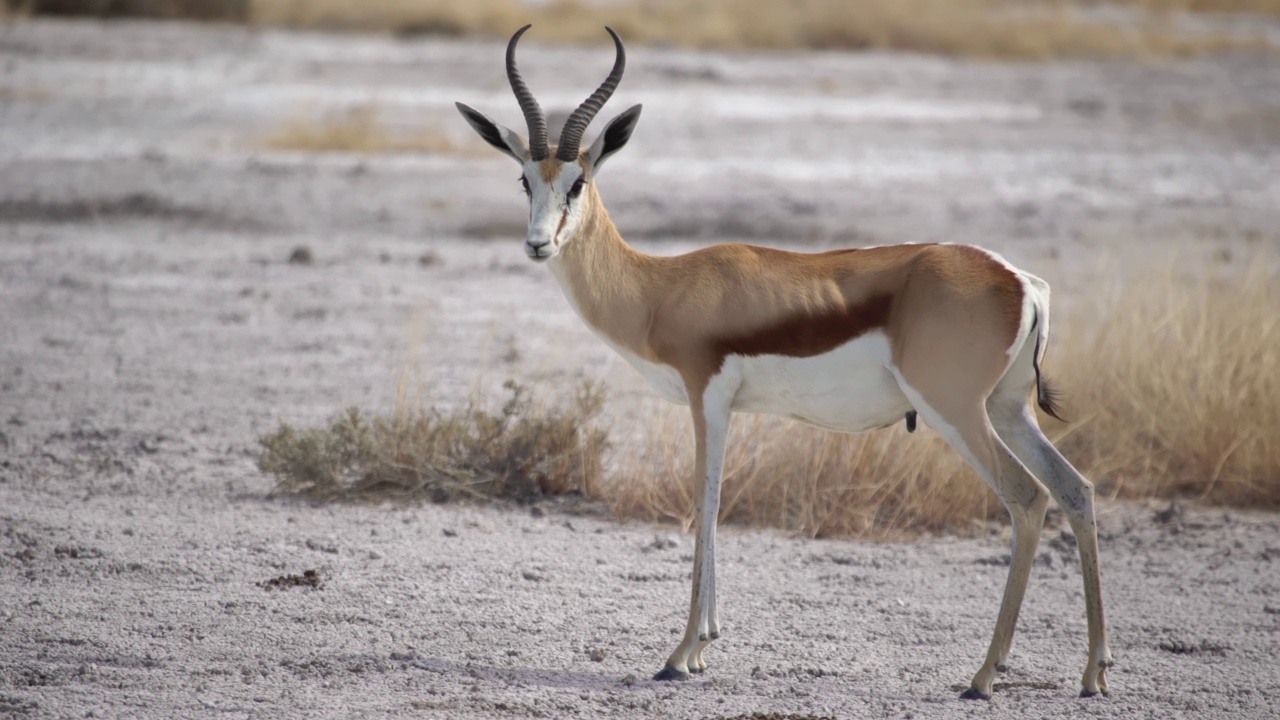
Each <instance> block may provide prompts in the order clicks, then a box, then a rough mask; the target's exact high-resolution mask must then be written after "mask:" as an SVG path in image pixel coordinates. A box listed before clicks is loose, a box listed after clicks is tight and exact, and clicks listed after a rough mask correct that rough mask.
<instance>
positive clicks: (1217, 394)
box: [1051, 255, 1280, 508]
mask: <svg viewBox="0 0 1280 720" xmlns="http://www.w3.org/2000/svg"><path fill="white" fill-rule="evenodd" d="M1278 271H1280V264H1278V263H1277V262H1276V259H1275V258H1274V257H1272V256H1269V255H1268V256H1263V257H1261V258H1258V259H1256V260H1255V261H1254V262H1253V264H1252V266H1251V267H1250V268H1249V270H1248V272H1247V273H1246V274H1245V275H1244V277H1230V278H1227V279H1213V278H1200V279H1191V280H1188V279H1187V278H1186V277H1185V276H1184V275H1181V274H1178V273H1175V272H1174V271H1173V270H1169V271H1166V272H1165V273H1163V274H1162V275H1159V276H1156V277H1150V278H1145V282H1142V283H1140V284H1131V285H1129V286H1127V287H1126V288H1124V289H1119V290H1116V291H1113V292H1112V293H1111V294H1110V296H1109V297H1107V298H1106V299H1105V300H1103V301H1102V302H1105V303H1106V304H1105V305H1104V306H1103V307H1105V308H1107V309H1106V310H1104V311H1102V312H1098V313H1097V314H1096V315H1094V314H1093V313H1092V312H1090V313H1088V314H1081V315H1079V316H1078V317H1077V319H1076V321H1075V322H1072V323H1068V324H1067V326H1066V327H1065V328H1062V329H1060V330H1059V331H1058V332H1057V335H1056V338H1055V340H1054V344H1055V345H1056V348H1055V350H1056V352H1052V353H1051V358H1052V360H1051V362H1052V368H1051V369H1052V370H1054V371H1055V372H1056V374H1057V376H1058V377H1059V378H1060V379H1061V381H1062V382H1061V385H1062V387H1063V388H1064V389H1067V390H1068V406H1069V412H1071V413H1072V414H1073V415H1075V416H1076V417H1077V418H1078V421H1077V422H1076V424H1075V425H1073V426H1072V427H1071V428H1070V429H1069V430H1068V431H1067V432H1066V433H1064V437H1063V438H1062V439H1061V441H1060V442H1059V446H1060V447H1061V448H1062V450H1063V452H1064V453H1065V454H1067V456H1068V457H1070V458H1073V459H1074V460H1075V461H1076V462H1077V463H1078V464H1079V465H1080V467H1081V468H1082V469H1084V470H1086V471H1087V472H1088V474H1089V475H1090V476H1091V477H1092V478H1093V479H1094V480H1095V481H1096V482H1097V483H1098V485H1099V488H1100V489H1101V490H1102V491H1103V493H1105V494H1107V495H1112V496H1119V497H1126V498H1144V497H1169V496H1181V497H1192V498H1201V499H1204V500H1206V501H1209V502H1213V503H1221V504H1227V505H1237V506H1241V507H1266V508H1280V313H1277V312H1276V309H1277V308H1280V279H1278V276H1277V272H1278Z"/></svg>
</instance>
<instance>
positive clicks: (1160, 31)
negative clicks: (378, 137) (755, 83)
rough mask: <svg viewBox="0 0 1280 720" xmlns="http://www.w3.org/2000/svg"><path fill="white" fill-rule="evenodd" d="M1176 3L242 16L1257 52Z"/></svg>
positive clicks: (647, 39)
mask: <svg viewBox="0 0 1280 720" xmlns="http://www.w3.org/2000/svg"><path fill="white" fill-rule="evenodd" d="M1242 1H1243V0H1242ZM1259 1H1261V0H1259ZM1130 4H1142V2H1141V0H1131V2H1130ZM1175 4H1176V3H1175V2H1174V0H1166V1H1165V2H1160V0H1149V2H1148V5H1149V6H1150V7H1152V9H1151V10H1143V11H1142V14H1141V15H1140V16H1139V17H1138V18H1137V19H1136V20H1137V21H1136V22H1132V23H1125V24H1123V26H1122V25H1121V24H1117V23H1114V22H1108V21H1102V20H1100V19H1097V18H1096V17H1095V14H1093V13H1091V12H1090V9H1091V6H1092V3H1084V2H1068V1H1066V0H1058V1H1053V0H1043V1H1041V2H1033V3H1025V2H1021V3H1020V2H1016V1H1015V0H860V2H847V1H846V0H759V1H756V2H752V3H751V4H750V8H751V9H750V12H743V7H744V5H743V0H700V1H699V2H694V3H689V2H682V1H681V0H620V1H618V2H610V3H600V4H595V3H587V2H580V1H578V0H552V1H551V2H548V3H546V4H528V3H524V2H520V1H519V0H484V1H482V2H481V1H475V2H439V3H420V2H413V1H412V0H369V1H367V2H364V3H358V4H357V3H351V2H349V0H313V1H312V2H306V3H302V2H296V1H295V0H253V3H252V7H251V12H250V15H251V17H252V18H253V21H254V22H256V23H259V24H264V25H284V26H291V27H318V28H327V29H342V30H393V31H397V32H402V33H431V34H444V35H482V36H489V37H495V38H505V37H506V36H507V35H509V34H510V32H511V31H512V30H513V29H514V28H516V27H518V26H520V25H521V24H523V23H525V22H532V23H534V24H535V25H537V26H538V29H537V31H536V32H537V35H536V37H537V38H538V40H540V41H559V42H572V43H599V42H601V41H602V40H601V32H600V26H601V25H602V24H605V23H608V24H610V25H612V26H613V27H614V28H615V29H617V30H618V31H619V32H620V33H621V34H622V36H623V37H625V38H626V39H627V40H628V41H631V42H635V43H640V44H653V45H674V46H681V47H693V48H709V49H738V48H766V49H795V48H816V49H845V50H863V49H886V50H906V51H914V52H926V53H940V54H945V55H955V56H962V57H982V58H1005V59H1047V58H1057V57H1134V56H1151V57H1164V56H1184V55H1195V54H1203V53H1211V52H1221V51H1224V50H1231V49H1245V48H1256V47H1259V46H1262V45H1263V44H1264V42H1263V41H1262V40H1261V39H1259V38H1241V37H1238V36H1228V35H1224V34H1220V33H1207V32H1190V31H1188V30H1186V29H1185V28H1181V27H1180V26H1178V25H1177V24H1176V23H1174V22H1172V16H1171V15H1170V14H1169V13H1168V12H1167V11H1165V9H1164V8H1163V7H1162V6H1166V5H1167V6H1174V5H1175Z"/></svg>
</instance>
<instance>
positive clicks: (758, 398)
mask: <svg viewBox="0 0 1280 720" xmlns="http://www.w3.org/2000/svg"><path fill="white" fill-rule="evenodd" d="M610 345H612V343H610ZM613 348H614V350H616V351H617V352H618V354H619V355H621V356H622V357H623V358H624V359H625V360H626V361H627V363H628V364H630V365H631V366H632V367H634V368H635V369H636V370H638V371H639V372H640V374H641V375H642V376H644V379H645V381H646V382H647V383H648V384H649V386H650V387H652V388H653V389H654V390H655V391H657V393H658V394H659V395H661V396H662V397H663V398H665V399H667V400H670V401H672V402H676V403H680V404H682V405H688V404H689V397H688V394H687V393H686V391H685V386H684V381H683V380H682V379H681V377H680V373H678V372H676V370H675V368H673V367H671V366H670V365H662V364H659V363H652V362H649V361H647V360H644V359H642V358H640V357H638V356H636V355H635V354H634V353H631V352H629V351H627V350H625V349H623V348H620V347H618V346H616V345H613ZM890 360H891V353H890V349H889V341H888V339H887V338H886V337H885V336H884V335H883V334H882V333H878V332H876V333H868V334H866V335H863V336H862V337H859V338H857V339H855V340H852V341H850V342H848V343H845V344H844V345H841V346H840V347H838V348H836V349H835V350H832V351H831V352H828V353H825V354H823V355H815V356H813V357H807V358H795V357H786V356H782V355H761V356H756V357H742V356H736V355H734V356H730V357H728V358H726V359H725V368H724V371H727V372H734V373H737V374H739V375H740V377H741V378H742V382H741V385H740V386H739V388H738V392H737V394H736V395H735V396H734V399H733V409H734V410H735V411H737V412H751V413H765V414H768V415H780V416H782V417H787V418H791V419H793V420H799V421H800V422H804V423H807V424H809V425H815V426H817V427H820V428H823V429H826V430H838V431H841V432H862V431H863V430H871V429H873V428H880V427H884V426H886V425H892V424H893V423H896V422H898V421H900V420H902V417H903V416H904V415H905V414H906V413H907V411H908V410H910V409H911V403H910V401H908V400H907V398H906V396H905V395H903V394H902V390H900V389H899V387H898V381H897V380H896V379H894V377H893V373H892V372H890V371H889V369H888V365H889V363H890Z"/></svg>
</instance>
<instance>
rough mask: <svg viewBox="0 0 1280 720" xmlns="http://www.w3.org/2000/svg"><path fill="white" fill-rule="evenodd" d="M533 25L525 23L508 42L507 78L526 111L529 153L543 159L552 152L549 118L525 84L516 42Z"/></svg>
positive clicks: (535, 157) (535, 158) (537, 158)
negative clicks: (521, 73)
mask: <svg viewBox="0 0 1280 720" xmlns="http://www.w3.org/2000/svg"><path fill="white" fill-rule="evenodd" d="M531 27H533V26H532V25H525V26H524V27H522V28H520V29H519V30H517V31H516V34H515V35H512V36H511V41H510V42H508V43H507V80H509V81H511V90H512V92H514V93H515V94H516V101H517V102H519V103H520V109H521V110H523V111H524V121H525V124H527V125H528V126H529V154H530V156H531V157H533V159H534V160H543V159H545V158H546V157H547V154H548V153H549V152H550V150H549V149H548V148H547V118H546V117H545V116H544V115H543V114H542V108H541V107H539V105H538V101H537V100H535V99H534V98H533V93H532V92H530V91H529V86H528V85H525V83H524V78H522V77H520V71H519V70H517V69H516V43H518V42H519V41H520V36H521V35H523V34H524V32H525V31H526V30H528V29H529V28H531Z"/></svg>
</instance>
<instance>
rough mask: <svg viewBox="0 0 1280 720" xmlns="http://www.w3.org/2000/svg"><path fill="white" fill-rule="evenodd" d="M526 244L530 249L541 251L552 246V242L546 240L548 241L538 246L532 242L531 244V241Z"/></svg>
mask: <svg viewBox="0 0 1280 720" xmlns="http://www.w3.org/2000/svg"><path fill="white" fill-rule="evenodd" d="M525 244H526V245H528V246H529V247H531V248H533V249H534V250H541V249H542V248H544V247H546V246H548V245H550V244H551V241H550V240H546V241H544V242H540V243H538V244H536V245H535V244H533V243H531V242H529V241H527V240H526V241H525Z"/></svg>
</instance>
